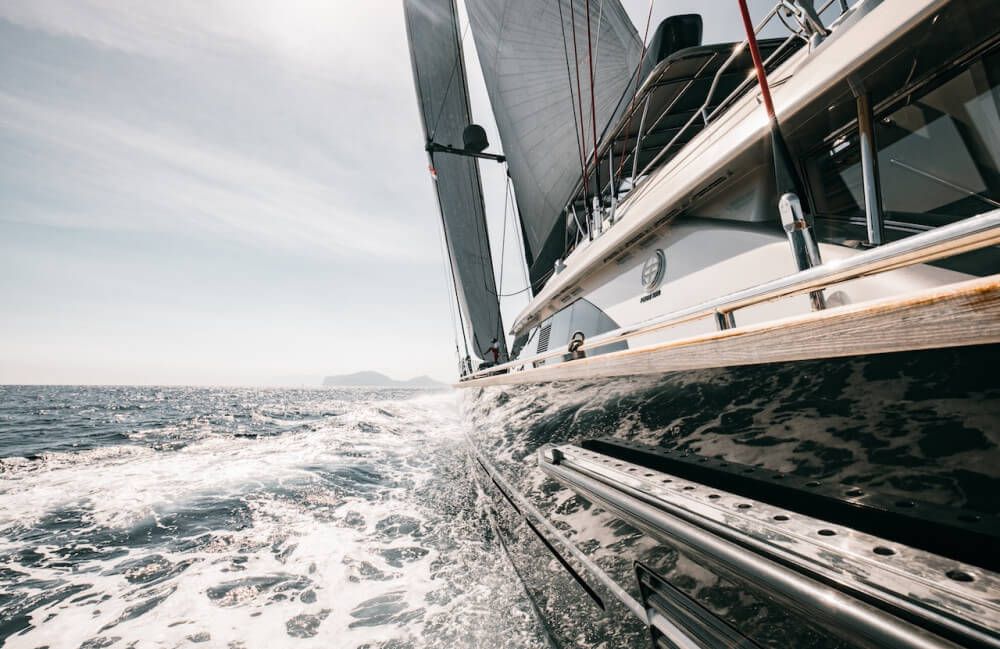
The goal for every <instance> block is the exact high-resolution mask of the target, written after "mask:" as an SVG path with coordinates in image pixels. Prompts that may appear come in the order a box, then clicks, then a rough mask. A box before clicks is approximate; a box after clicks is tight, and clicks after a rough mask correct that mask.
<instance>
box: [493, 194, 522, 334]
mask: <svg viewBox="0 0 1000 649" xmlns="http://www.w3.org/2000/svg"><path fill="white" fill-rule="evenodd" d="M513 198H514V197H513V193H512V190H511V185H510V176H507V186H506V191H505V192H504V201H503V238H502V239H501V242H500V283H499V284H497V289H496V291H495V292H494V291H491V290H490V288H489V286H488V285H486V280H485V278H484V280H483V284H484V287H485V289H486V292H487V293H489V294H490V295H494V296H496V297H497V298H498V302H497V308H498V309H499V298H502V297H511V296H514V295H520V294H521V293H524V292H525V291H527V290H529V289H531V284H530V283H528V277H527V268H528V262H527V259H526V258H524V259H525V262H524V265H523V266H522V268H523V269H524V273H525V277H524V283H525V284H527V286H525V287H524V288H522V289H521V290H519V291H514V292H513V293H504V292H503V269H504V260H505V255H504V251H505V249H506V245H507V215H508V214H509V212H508V207H509V209H510V211H513V212H514V218H515V220H516V219H517V208H516V204H515V203H514V200H513ZM523 251H524V249H523V248H522V255H523V254H524V252H523ZM500 324H501V323H500V320H499V319H497V329H498V330H499V329H500ZM501 333H502V332H501ZM497 339H498V340H499V336H497Z"/></svg>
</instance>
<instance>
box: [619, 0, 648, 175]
mask: <svg viewBox="0 0 1000 649" xmlns="http://www.w3.org/2000/svg"><path fill="white" fill-rule="evenodd" d="M652 20H653V0H649V13H648V14H646V29H645V32H644V33H643V35H642V53H641V54H639V65H638V66H637V67H636V75H635V89H634V90H633V91H632V100H631V101H629V103H628V125H627V126H626V127H625V135H626V136H627V135H628V132H629V131H631V130H632V118H633V117H635V99H636V97H638V96H639V85H640V84H641V83H642V81H643V80H642V79H640V78H639V73H640V72H641V71H642V64H643V62H644V61H645V59H646V52H647V51H649V43H648V42H647V39H648V38H649V24H650V23H651V22H652ZM640 128H641V125H640ZM635 139H636V145H637V146H636V153H635V155H637V156H638V144H639V140H640V139H642V133H636V136H635ZM626 160H628V156H625V155H623V156H622V161H621V162H620V163H619V164H618V170H617V171H616V172H615V175H616V176H618V177H619V178H621V175H622V169H624V168H625V161H626ZM611 182H612V184H614V182H615V179H614V177H612V178H611ZM632 185H633V186H635V179H634V178H633V179H632Z"/></svg>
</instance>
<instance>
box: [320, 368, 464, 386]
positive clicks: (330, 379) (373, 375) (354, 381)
mask: <svg viewBox="0 0 1000 649" xmlns="http://www.w3.org/2000/svg"><path fill="white" fill-rule="evenodd" d="M323 385H325V386H340V387H344V386H358V385H364V386H372V387H379V388H444V387H447V386H446V384H444V383H441V382H440V381H435V380H434V379H432V378H431V377H429V376H416V377H414V378H412V379H409V380H406V381H397V380H396V379H393V378H390V377H388V376H386V375H385V374H382V373H381V372H372V371H366V372H354V373H353V374H338V375H334V376H327V377H325V378H324V379H323Z"/></svg>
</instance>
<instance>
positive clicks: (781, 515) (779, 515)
mask: <svg viewBox="0 0 1000 649" xmlns="http://www.w3.org/2000/svg"><path fill="white" fill-rule="evenodd" d="M774 520H776V521H787V520H788V517H787V516H785V515H784V514H778V515H777V516H775V517H774Z"/></svg>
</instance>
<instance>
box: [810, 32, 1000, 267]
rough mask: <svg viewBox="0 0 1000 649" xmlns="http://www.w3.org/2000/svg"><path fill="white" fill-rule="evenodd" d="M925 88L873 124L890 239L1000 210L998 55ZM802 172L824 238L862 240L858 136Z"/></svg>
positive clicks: (815, 157) (824, 152)
mask: <svg viewBox="0 0 1000 649" xmlns="http://www.w3.org/2000/svg"><path fill="white" fill-rule="evenodd" d="M926 88H929V89H923V90H921V91H920V93H919V94H914V95H910V96H907V97H906V98H905V99H904V100H903V102H902V103H901V104H896V106H894V107H892V108H890V109H889V110H888V111H886V112H884V113H882V114H880V115H877V116H876V120H875V143H876V147H877V148H878V168H879V176H880V184H881V189H882V203H883V209H884V212H885V221H886V230H887V235H888V238H889V240H893V239H898V238H901V237H904V236H907V235H909V234H913V233H915V232H919V231H921V230H925V229H928V228H933V227H937V226H940V225H945V224H947V223H951V222H953V221H957V220H960V219H963V218H966V217H969V216H974V215H976V214H981V213H983V212H987V211H990V210H994V209H997V208H998V207H1000V53H996V52H995V53H992V54H990V55H987V56H985V57H983V58H979V59H976V60H975V61H974V62H972V63H971V64H969V65H968V66H966V67H964V68H963V69H961V70H960V71H959V72H958V73H957V74H951V75H950V76H948V77H943V78H942V79H940V80H939V81H937V82H935V83H933V84H930V85H929V86H927V87H926ZM805 167H806V171H807V174H808V176H809V182H810V187H811V190H812V197H813V201H814V206H815V211H816V216H817V226H818V230H819V232H820V236H821V237H823V238H824V239H826V240H829V241H836V242H847V241H850V240H858V241H863V240H865V238H866V235H865V229H864V214H865V210H864V193H863V189H862V180H861V155H860V152H859V149H858V136H857V132H856V131H854V132H852V133H850V134H849V135H847V136H845V137H843V138H840V139H839V140H837V141H835V142H833V143H832V144H830V145H829V146H824V147H823V148H822V149H821V150H819V151H817V152H814V153H813V154H812V155H811V156H810V157H808V158H807V159H806V161H805ZM977 257H978V258H980V259H983V257H982V253H980V254H979V255H977ZM966 259H967V260H968V259H970V258H968V257H967V258H966ZM975 265H979V264H975ZM961 270H964V271H966V272H976V271H975V269H974V268H968V267H963V268H961Z"/></svg>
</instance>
